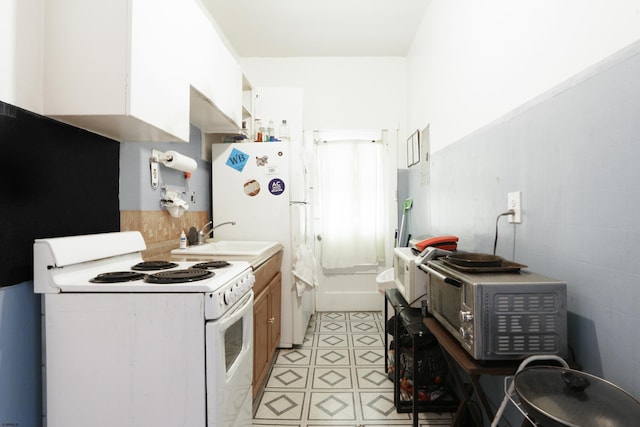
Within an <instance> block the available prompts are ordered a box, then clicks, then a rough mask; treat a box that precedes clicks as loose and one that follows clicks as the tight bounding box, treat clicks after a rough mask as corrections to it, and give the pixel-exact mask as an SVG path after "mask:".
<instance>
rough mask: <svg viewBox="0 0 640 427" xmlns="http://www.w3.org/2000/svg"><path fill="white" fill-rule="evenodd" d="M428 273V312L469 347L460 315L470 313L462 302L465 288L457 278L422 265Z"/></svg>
mask: <svg viewBox="0 0 640 427" xmlns="http://www.w3.org/2000/svg"><path fill="white" fill-rule="evenodd" d="M422 268H423V269H424V271H426V272H427V273H428V274H429V312H430V313H431V314H433V316H434V317H435V318H436V319H438V321H439V322H440V323H441V324H442V326H444V327H445V328H446V329H448V330H449V332H450V333H451V334H452V335H453V336H454V337H456V338H457V339H458V341H460V342H461V343H462V344H463V345H465V347H467V350H468V347H469V344H470V343H469V342H467V338H469V339H470V337H467V336H466V334H465V333H464V331H463V330H462V328H461V327H462V315H463V313H467V312H469V314H472V313H470V311H471V310H470V309H469V310H467V309H466V308H465V304H464V295H465V288H464V284H463V283H461V282H460V281H459V280H457V279H454V278H451V277H448V276H446V275H444V274H442V273H440V272H439V271H436V270H434V269H433V268H431V267H428V266H422Z"/></svg>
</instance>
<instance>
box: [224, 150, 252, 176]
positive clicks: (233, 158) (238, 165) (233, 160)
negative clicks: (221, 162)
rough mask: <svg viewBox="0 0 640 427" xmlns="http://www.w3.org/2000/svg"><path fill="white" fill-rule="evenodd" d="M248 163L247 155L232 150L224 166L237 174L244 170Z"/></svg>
mask: <svg viewBox="0 0 640 427" xmlns="http://www.w3.org/2000/svg"><path fill="white" fill-rule="evenodd" d="M248 161H249V155H248V154H247V153H243V152H242V151H240V150H238V149H237V148H234V149H233V150H231V153H230V154H229V157H228V158H227V162H226V163H225V164H226V165H227V166H229V167H231V168H233V169H235V170H237V171H238V172H242V169H244V167H245V166H246V164H247V162H248Z"/></svg>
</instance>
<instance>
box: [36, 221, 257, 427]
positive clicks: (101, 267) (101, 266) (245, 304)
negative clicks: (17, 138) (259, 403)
mask: <svg viewBox="0 0 640 427" xmlns="http://www.w3.org/2000/svg"><path fill="white" fill-rule="evenodd" d="M145 248H146V247H145V244H144V240H143V239H142V236H141V235H140V234H139V233H137V232H124V233H105V234H96V235H89V236H73V237H62V238H52V239H38V240H36V242H35V244H34V289H35V291H36V292H37V293H41V294H43V296H42V301H43V304H42V312H43V316H42V325H43V343H44V346H43V383H44V384H43V417H44V419H43V425H44V426H45V427H86V426H92V427H103V426H104V427H111V426H128V427H134V426H135V427H138V426H172V427H173V426H180V427H241V426H242V427H245V426H250V425H251V409H252V401H251V381H252V372H253V369H252V363H253V362H252V360H253V355H252V345H253V291H252V286H253V282H254V280H255V279H254V276H253V273H252V271H251V269H250V266H249V264H248V263H247V262H243V261H232V262H224V261H215V262H208V263H194V262H170V261H151V262H149V261H147V262H144V261H143V260H142V257H141V251H142V250H144V249H145Z"/></svg>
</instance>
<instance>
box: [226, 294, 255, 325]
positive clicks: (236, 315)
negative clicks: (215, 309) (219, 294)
mask: <svg viewBox="0 0 640 427" xmlns="http://www.w3.org/2000/svg"><path fill="white" fill-rule="evenodd" d="M236 305H237V306H236V307H235V308H234V309H233V311H231V313H228V314H227V313H225V314H224V315H223V316H222V317H221V318H220V319H218V320H219V321H220V327H221V328H222V329H223V330H224V328H226V327H227V325H233V324H234V323H235V322H237V321H238V319H240V318H241V317H242V316H244V315H245V314H246V313H247V310H251V307H252V305H253V291H250V292H248V293H247V295H245V296H244V297H242V299H241V300H240V302H239V303H238V304H236Z"/></svg>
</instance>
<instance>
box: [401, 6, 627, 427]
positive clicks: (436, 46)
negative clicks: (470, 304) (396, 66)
mask: <svg viewBox="0 0 640 427" xmlns="http://www.w3.org/2000/svg"><path fill="white" fill-rule="evenodd" d="M407 70H408V77H407V80H408V82H407V83H408V88H409V89H408V128H409V129H413V128H422V127H424V126H425V125H427V124H430V126H431V146H432V149H433V152H432V156H431V159H432V161H431V181H430V183H429V184H423V183H422V182H421V177H420V170H419V168H410V169H409V170H408V171H407V172H408V193H409V194H410V196H412V197H413V200H414V204H413V208H412V210H411V211H410V215H412V221H411V224H410V228H409V232H411V233H413V234H414V235H416V234H419V233H425V232H430V233H433V234H440V233H442V234H444V233H447V234H449V233H451V234H455V235H458V236H459V237H460V244H459V248H460V249H463V250H469V251H475V252H488V253H490V252H491V251H492V249H493V247H492V246H493V238H494V235H495V234H494V233H495V227H496V216H497V215H498V214H499V213H501V212H504V211H505V210H506V209H507V192H509V191H517V190H520V191H522V198H523V200H522V206H523V220H522V224H520V225H509V224H507V223H506V220H504V221H503V220H501V221H500V237H499V241H498V247H497V252H496V253H497V254H498V255H502V256H505V257H506V258H508V259H513V260H515V261H518V262H521V263H523V264H526V265H528V266H529V268H530V269H531V270H532V271H536V272H538V273H542V274H545V275H548V276H551V277H555V278H558V279H561V280H565V281H566V282H567V290H568V304H567V309H568V311H569V322H568V323H569V343H570V345H571V346H572V348H573V350H575V355H576V359H577V361H578V362H579V363H580V364H581V365H582V367H583V369H584V370H585V371H587V372H590V373H592V374H595V375H598V376H601V377H603V378H605V379H607V380H609V381H611V382H613V383H615V384H617V385H619V386H621V387H622V388H624V389H625V390H627V391H629V392H631V393H632V394H634V395H635V396H640V351H639V349H638V346H637V342H638V332H637V325H638V324H640V317H639V316H638V315H637V310H636V306H637V301H638V300H639V299H640V291H639V290H640V288H639V287H638V284H639V283H640V270H639V268H638V264H637V262H635V261H633V259H634V258H635V257H636V256H637V253H638V241H639V236H640V223H639V222H638V220H637V218H638V217H639V216H640V201H639V199H638V194H640V180H639V177H638V167H637V163H638V160H637V159H638V158H639V157H640V122H639V121H638V119H637V118H638V117H640V79H639V78H638V76H639V75H640V1H638V0H630V1H621V0H616V1H604V0H601V1H589V2H584V1H580V2H579V1H574V0H568V1H562V2H556V1H549V0H543V1H537V2H512V1H507V0H487V1H483V2H474V1H472V0H459V1H456V2H448V1H444V0H434V1H433V2H432V3H431V6H430V7H429V9H428V11H427V14H426V16H425V19H424V21H423V23H422V26H421V28H420V30H419V32H418V33H417V36H416V39H415V41H414V43H413V46H412V48H411V50H410V53H409V56H408V58H407ZM605 242H611V243H610V244H607V243H605ZM483 384H484V385H485V387H486V389H487V390H488V391H489V395H490V398H491V400H492V401H493V402H494V404H496V405H497V404H498V403H499V402H500V400H501V399H502V397H503V389H502V381H501V379H499V378H492V377H485V378H483ZM517 424H518V423H514V422H512V423H511V425H517Z"/></svg>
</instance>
